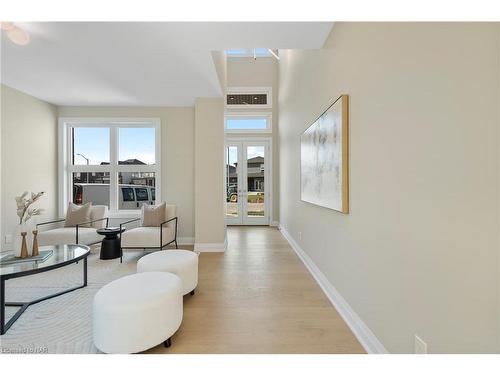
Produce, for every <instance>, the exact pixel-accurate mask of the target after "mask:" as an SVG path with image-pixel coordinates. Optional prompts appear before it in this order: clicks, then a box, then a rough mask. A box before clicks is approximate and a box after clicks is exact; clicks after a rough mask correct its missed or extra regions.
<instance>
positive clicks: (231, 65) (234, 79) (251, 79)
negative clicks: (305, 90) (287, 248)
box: [227, 57, 280, 221]
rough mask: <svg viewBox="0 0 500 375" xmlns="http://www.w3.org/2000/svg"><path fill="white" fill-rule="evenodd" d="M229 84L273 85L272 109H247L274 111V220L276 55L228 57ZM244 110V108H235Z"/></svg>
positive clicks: (276, 193)
mask: <svg viewBox="0 0 500 375" xmlns="http://www.w3.org/2000/svg"><path fill="white" fill-rule="evenodd" d="M227 86H228V87H272V90H273V97H272V102H273V108H272V109H247V110H245V111H248V112H272V118H273V132H272V134H271V137H272V140H273V198H274V199H273V218H272V220H273V221H278V218H279V193H280V188H279V132H278V126H279V121H278V117H279V111H278V92H279V71H278V63H277V60H276V59H275V58H274V57H264V58H257V59H256V60H255V59H254V58H253V57H232V58H228V59H227ZM235 112H242V110H235ZM230 136H236V137H241V136H242V135H241V134H236V133H231V135H230ZM250 136H251V137H259V136H261V137H269V136H270V135H269V134H261V135H259V134H251V135H250Z"/></svg>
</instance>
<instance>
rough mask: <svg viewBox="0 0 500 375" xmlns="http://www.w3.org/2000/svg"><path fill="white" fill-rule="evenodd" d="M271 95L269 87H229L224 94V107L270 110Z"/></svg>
mask: <svg viewBox="0 0 500 375" xmlns="http://www.w3.org/2000/svg"><path fill="white" fill-rule="evenodd" d="M271 102H272V95H271V88H270V87H231V88H228V89H227V93H226V107H227V108H231V109H242V108H271V107H272V103H271Z"/></svg>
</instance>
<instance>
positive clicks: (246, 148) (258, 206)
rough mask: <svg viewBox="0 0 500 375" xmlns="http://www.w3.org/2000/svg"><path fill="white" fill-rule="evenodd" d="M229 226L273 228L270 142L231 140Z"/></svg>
mask: <svg viewBox="0 0 500 375" xmlns="http://www.w3.org/2000/svg"><path fill="white" fill-rule="evenodd" d="M225 147H226V158H225V188H226V223H227V224H228V225H269V216H270V215H269V207H270V204H269V201H270V194H269V192H270V188H269V176H270V163H269V162H268V160H269V149H270V145H269V141H227V142H226V146H225Z"/></svg>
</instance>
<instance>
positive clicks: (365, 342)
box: [279, 225, 388, 354]
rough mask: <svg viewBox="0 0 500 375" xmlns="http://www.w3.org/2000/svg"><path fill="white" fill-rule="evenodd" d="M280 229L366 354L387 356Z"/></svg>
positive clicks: (296, 245) (281, 229)
mask: <svg viewBox="0 0 500 375" xmlns="http://www.w3.org/2000/svg"><path fill="white" fill-rule="evenodd" d="M279 229H280V231H281V233H282V234H283V236H284V237H285V238H286V240H287V241H288V243H289V244H290V246H291V247H292V249H293V250H294V251H295V253H296V254H297V256H298V257H299V258H300V260H302V262H303V263H304V265H305V266H306V267H307V269H308V270H309V272H310V273H311V275H312V276H313V277H314V279H315V280H316V282H317V283H318V285H319V286H320V288H321V289H322V290H323V292H324V293H325V295H326V296H327V297H328V299H329V300H330V302H331V303H332V305H333V306H334V307H335V309H336V310H337V311H338V313H339V314H340V316H341V317H342V319H344V321H345V322H346V323H347V325H348V326H349V328H350V329H351V330H352V332H353V333H354V335H355V336H356V338H357V339H358V340H359V342H360V344H361V345H362V346H363V348H364V349H365V350H366V352H367V353H369V354H387V353H388V351H387V349H386V348H384V345H382V343H381V342H380V341H379V340H378V339H377V337H376V336H375V335H374V334H373V332H372V331H371V330H370V328H368V326H367V325H366V324H365V322H363V320H361V318H360V317H359V315H358V314H356V312H355V311H354V310H353V309H352V308H351V306H349V304H348V303H347V301H346V300H345V299H344V297H342V295H341V294H340V293H339V292H338V291H337V290H336V289H335V287H334V286H333V285H332V284H331V283H330V281H328V279H327V278H326V276H325V275H324V274H323V273H322V272H321V271H320V269H319V268H318V266H316V264H315V263H314V262H313V261H312V259H311V258H310V257H309V255H307V254H306V253H305V252H304V250H302V248H301V247H300V246H299V245H298V244H297V242H295V240H294V239H293V238H292V236H291V235H290V233H288V232H287V230H286V229H285V228H284V227H283V226H282V225H280V227H279Z"/></svg>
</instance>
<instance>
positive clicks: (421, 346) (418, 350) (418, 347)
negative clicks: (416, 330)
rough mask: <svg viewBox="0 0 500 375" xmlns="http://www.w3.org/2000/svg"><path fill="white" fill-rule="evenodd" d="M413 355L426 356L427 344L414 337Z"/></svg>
mask: <svg viewBox="0 0 500 375" xmlns="http://www.w3.org/2000/svg"><path fill="white" fill-rule="evenodd" d="M415 354H427V344H426V343H425V341H424V340H422V339H421V338H420V337H418V336H417V335H415Z"/></svg>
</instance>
